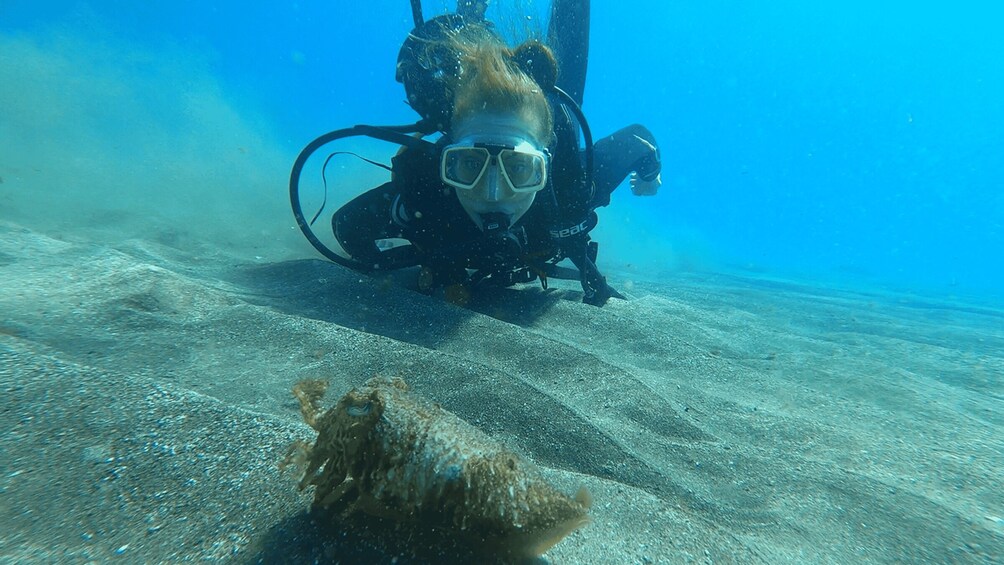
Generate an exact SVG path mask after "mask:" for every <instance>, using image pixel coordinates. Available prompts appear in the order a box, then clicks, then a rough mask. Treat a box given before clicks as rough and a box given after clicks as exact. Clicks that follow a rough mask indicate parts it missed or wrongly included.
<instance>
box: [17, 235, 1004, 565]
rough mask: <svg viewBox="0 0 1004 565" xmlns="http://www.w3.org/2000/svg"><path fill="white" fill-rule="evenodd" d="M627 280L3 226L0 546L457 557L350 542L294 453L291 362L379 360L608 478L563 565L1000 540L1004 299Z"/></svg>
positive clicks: (305, 367)
mask: <svg viewBox="0 0 1004 565" xmlns="http://www.w3.org/2000/svg"><path fill="white" fill-rule="evenodd" d="M614 279H615V281H614V282H615V284H617V285H619V286H622V287H625V286H628V287H630V288H631V295H632V300H630V301H626V302H625V301H614V302H612V303H611V304H610V305H608V306H607V307H606V308H603V309H595V308H592V307H589V306H585V305H582V304H580V303H578V302H577V300H578V296H577V293H576V292H575V289H574V286H562V287H561V288H559V289H556V290H552V291H549V292H542V291H540V290H539V289H536V288H532V287H527V288H523V289H518V290H508V291H503V292H500V293H498V294H497V295H494V296H481V297H479V298H478V299H477V300H476V301H475V303H474V304H472V305H471V307H470V309H460V308H457V307H453V306H450V305H446V304H443V303H442V302H440V301H439V300H437V299H434V298H428V297H424V296H421V295H419V294H416V293H413V292H411V291H409V290H406V289H404V288H402V284H401V283H400V282H397V281H393V280H371V279H368V278H365V277H361V276H359V275H357V274H353V273H349V272H346V271H344V270H342V269H340V268H338V267H336V266H333V265H329V264H326V263H322V262H319V261H299V262H290V263H282V264H272V265H266V264H262V265H247V264H234V262H233V261H231V260H228V259H227V258H226V257H224V256H221V255H218V254H214V252H213V251H212V250H208V249H201V250H199V251H198V252H193V251H192V250H188V251H185V252H182V251H179V250H177V249H172V248H171V247H167V246H163V245H157V244H153V243H149V242H142V241H126V242H122V243H121V244H119V245H116V246H115V247H114V248H109V247H104V246H93V245H87V244H82V243H67V242H62V241H57V240H54V239H50V238H48V237H46V236H44V235H41V234H38V233H34V232H31V231H29V230H26V229H23V228H21V227H18V226H14V225H10V224H6V225H0V386H2V390H3V399H2V404H0V407H2V411H0V430H2V431H3V433H2V435H0V495H2V499H3V503H2V504H0V560H5V561H9V560H11V559H13V560H15V561H17V560H25V561H27V560H67V561H69V560H74V561H75V560H84V559H87V558H91V559H98V560H103V559H109V558H112V557H115V556H121V557H123V558H129V560H130V561H177V560H182V559H200V558H204V557H222V556H227V557H231V558H233V559H235V560H238V561H246V562H257V561H259V560H264V561H267V562H274V561H282V560H287V561H291V562H296V561H303V562H308V561H313V560H314V559H318V558H320V559H326V558H334V559H340V560H342V562H363V561H369V560H373V559H382V560H384V561H389V560H390V559H391V558H392V557H394V556H395V555H398V554H399V553H401V552H410V551H412V550H416V551H419V555H420V556H421V558H424V559H431V557H430V555H436V554H437V553H436V552H439V551H445V552H446V553H449V552H450V551H452V549H451V548H449V547H447V548H445V549H442V548H428V547H420V546H421V545H422V544H421V543H417V544H416V543H412V542H408V541H407V540H402V539H391V540H387V539H385V538H386V536H387V533H388V532H387V531H386V530H382V529H381V528H380V527H379V525H374V524H369V523H364V524H362V525H360V526H359V527H358V528H357V530H358V531H354V532H351V533H350V534H349V535H348V536H343V535H338V536H331V535H330V533H329V532H328V531H327V530H326V529H325V528H324V527H322V526H320V525H318V524H317V523H315V522H312V520H311V516H309V515H308V514H306V509H307V507H308V505H309V497H308V496H306V495H304V494H300V493H297V492H296V490H295V488H294V486H293V481H292V479H291V478H290V477H288V476H286V475H283V474H281V473H280V472H279V471H278V470H277V468H276V463H277V461H278V460H280V459H281V457H282V454H283V451H284V449H285V447H286V446H287V445H288V443H289V442H290V441H291V440H292V439H294V438H297V437H302V438H309V437H310V430H309V428H306V427H305V426H304V425H303V424H302V423H300V420H299V416H298V413H297V411H296V410H297V409H296V405H295V403H294V401H293V400H292V397H291V396H290V394H289V389H290V387H291V385H292V384H293V383H294V382H295V381H297V380H299V379H301V378H307V377H310V378H317V377H323V378H329V379H331V381H332V391H333V392H332V396H333V397H334V396H335V395H338V394H341V393H342V392H344V391H345V390H347V389H348V388H349V387H351V386H352V385H354V384H359V383H361V382H363V381H364V380H366V379H367V378H368V377H370V376H372V375H373V374H374V373H380V374H383V375H400V376H403V377H405V378H406V379H407V380H408V382H409V383H410V384H411V386H412V388H413V389H414V390H416V391H417V392H419V393H420V394H423V395H425V396H428V397H430V398H432V399H435V400H437V401H439V402H441V403H442V404H443V405H444V406H445V407H446V408H448V409H449V410H451V411H453V412H455V413H457V414H458V415H460V416H461V417H463V418H464V419H466V420H468V421H470V422H472V423H474V424H475V425H477V426H479V427H481V428H482V429H484V430H486V431H487V432H489V433H490V434H492V435H493V436H495V437H497V438H499V439H500V440H501V441H504V442H506V443H507V444H509V445H510V446H511V447H513V448H514V449H516V450H518V451H520V452H522V453H523V454H525V455H526V456H527V457H529V458H531V459H533V460H535V461H536V462H537V463H539V464H540V465H542V466H544V467H545V468H546V469H547V474H548V476H549V477H550V478H551V479H552V480H553V481H555V483H556V484H558V485H559V486H561V487H562V488H563V489H565V490H566V491H568V492H573V491H574V490H575V488H577V486H578V485H580V484H585V485H587V486H588V487H589V489H590V490H591V491H592V492H593V496H594V499H595V505H594V509H593V512H592V514H593V517H594V523H593V524H591V525H590V526H588V527H587V528H585V529H583V530H581V531H579V532H576V533H575V534H573V535H572V536H570V537H569V538H567V539H566V540H565V541H563V542H562V543H561V544H559V545H558V546H556V547H555V548H553V549H552V550H551V551H550V552H548V554H547V556H546V558H547V560H549V561H551V562H554V563H635V562H638V563H658V562H667V563H670V562H671V563H676V562H687V561H699V562H739V563H756V562H763V563H778V562H792V563H806V562H833V563H853V562H866V561H868V562H889V563H892V562H976V563H979V562H988V563H989V562H994V561H995V560H1000V559H1004V489H1002V488H1001V486H1000V485H1001V484H1004V439H1002V438H1004V433H1002V432H1004V429H1002V428H1004V413H1002V407H1004V313H1002V312H1000V311H995V310H992V309H988V308H977V307H971V306H968V307H963V306H959V305H953V304H948V303H935V302H921V301H919V300H916V299H910V298H906V297H901V296H892V295H880V294H873V295H864V294H850V293H840V292H831V291H826V290H823V289H813V288H809V287H803V286H795V285H791V284H783V283H772V282H768V281H753V280H743V279H737V278H728V277H716V278H714V279H711V280H699V279H698V278H697V277H684V276H680V277H676V278H674V280H672V281H663V282H661V283H656V282H645V281H627V280H626V279H625V277H617V276H615V277H614ZM329 400H331V401H333V400H334V398H331V399H329ZM416 548H417V549H416ZM437 558H438V557H437ZM400 562H409V560H408V559H404V560H403V561H400Z"/></svg>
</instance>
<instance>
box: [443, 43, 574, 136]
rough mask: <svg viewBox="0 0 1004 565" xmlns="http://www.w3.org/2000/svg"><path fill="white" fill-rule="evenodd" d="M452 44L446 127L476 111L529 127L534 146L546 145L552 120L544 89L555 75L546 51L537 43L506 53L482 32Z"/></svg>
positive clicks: (550, 83) (553, 65)
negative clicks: (454, 66) (454, 54)
mask: <svg viewBox="0 0 1004 565" xmlns="http://www.w3.org/2000/svg"><path fill="white" fill-rule="evenodd" d="M452 39H453V47H454V48H455V49H457V51H458V53H459V54H460V69H461V72H460V74H459V76H458V77H457V84H456V85H455V86H454V88H453V92H454V100H453V116H452V118H451V122H452V123H454V124H456V123H458V122H461V121H463V120H465V119H467V118H470V117H472V116H475V115H477V114H479V113H482V112H492V113H513V114H516V115H517V116H518V117H520V118H521V119H524V120H527V121H529V122H530V123H532V124H533V125H534V126H535V131H534V133H535V135H536V137H537V140H538V141H540V142H541V143H543V144H544V145H547V144H549V143H550V142H551V138H552V136H553V132H552V128H553V125H554V116H553V114H552V113H551V107H550V105H549V104H548V102H547V98H546V97H545V95H544V88H550V86H553V84H554V77H555V76H556V74H557V62H556V61H555V59H554V55H553V54H552V53H551V50H550V49H548V48H547V47H546V46H545V45H544V44H543V43H541V42H539V41H537V40H530V41H527V42H524V43H523V44H522V45H520V46H519V47H517V48H516V49H509V48H508V47H506V46H505V45H504V44H503V43H502V41H501V40H500V39H498V37H497V36H495V35H494V34H492V33H490V32H488V31H487V30H484V31H482V32H476V31H475V32H473V33H463V32H461V33H457V34H456V35H454V36H453V38H452ZM535 78H536V79H537V80H535Z"/></svg>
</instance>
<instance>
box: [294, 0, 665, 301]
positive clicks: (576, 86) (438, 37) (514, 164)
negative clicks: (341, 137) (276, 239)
mask: <svg viewBox="0 0 1004 565" xmlns="http://www.w3.org/2000/svg"><path fill="white" fill-rule="evenodd" d="M414 4H415V2H413V6H414ZM486 4H487V0H460V2H459V5H458V9H457V13H455V14H449V15H445V16H440V17H437V18H434V19H432V20H430V21H428V22H424V23H423V24H422V25H420V26H418V27H416V29H415V30H414V31H413V32H412V33H411V34H410V35H409V37H408V39H407V40H406V41H405V43H404V45H403V47H402V49H401V53H400V55H399V58H398V65H397V79H398V80H399V81H400V82H402V83H404V86H405V91H406V93H407V95H408V101H409V103H410V104H411V106H412V107H413V108H414V109H415V110H416V111H417V112H418V113H419V114H421V115H422V118H423V120H422V121H420V122H419V124H416V126H417V127H416V128H415V129H416V130H417V131H423V132H425V133H431V132H433V131H440V132H442V136H441V138H439V139H438V140H437V141H436V142H435V143H431V142H425V141H424V140H423V142H422V143H409V144H407V145H406V146H405V147H404V148H403V149H402V150H401V152H399V153H398V154H397V156H395V157H394V159H393V161H392V177H391V180H390V182H387V183H386V184H383V185H382V186H379V187H377V188H374V189H372V190H370V191H368V192H366V193H364V194H362V195H360V196H358V197H357V198H355V199H353V200H352V201H350V202H349V203H347V204H346V205H344V206H343V207H342V208H341V209H339V210H338V211H337V212H336V213H335V214H334V216H333V218H332V227H333V229H334V234H335V237H336V239H337V240H338V242H339V244H340V245H341V246H342V248H343V249H344V251H345V252H346V253H347V254H348V255H349V256H350V257H351V259H352V260H354V261H355V264H356V265H359V266H363V267H362V268H364V269H372V270H386V269H395V268H400V267H404V266H413V265H421V267H422V270H421V272H420V275H419V288H420V290H422V291H424V292H434V291H436V290H438V289H444V290H445V293H446V296H447V298H448V299H451V300H455V301H460V302H463V301H466V299H467V297H468V296H469V292H470V289H471V288H472V287H473V286H475V285H479V284H494V285H498V286H511V285H513V284H515V283H520V282H530V281H533V280H537V279H539V280H540V281H541V284H542V285H543V286H544V287H545V288H546V286H547V278H548V277H561V278H569V277H570V276H574V277H575V278H578V279H579V280H580V281H581V283H582V288H583V291H584V296H583V301H584V302H586V303H589V304H593V305H597V306H602V305H603V304H605V303H606V302H607V300H608V299H609V298H610V297H617V298H622V296H621V295H620V294H619V293H618V292H617V291H615V290H614V289H612V288H611V287H610V286H609V285H607V283H606V279H605V278H604V277H603V276H602V275H601V274H600V273H599V271H598V270H597V269H596V265H595V260H596V251H597V245H596V243H594V242H592V241H590V237H589V231H590V230H591V229H592V228H593V227H595V225H596V214H595V212H594V210H595V209H596V208H598V207H601V206H606V205H607V204H609V202H610V194H611V193H612V192H613V190H614V189H615V188H616V187H617V186H618V185H619V184H621V182H623V181H624V179H625V178H627V177H628V175H629V174H630V176H631V188H632V191H633V192H634V193H635V194H637V195H652V194H655V193H656V191H657V190H658V188H659V186H660V184H661V180H660V172H661V163H660V158H659V151H658V149H657V145H656V142H655V138H654V137H653V136H652V134H651V132H649V131H648V130H647V129H646V128H644V127H642V126H640V125H632V126H629V127H626V128H624V129H622V130H620V131H618V132H616V133H614V134H613V135H611V136H609V137H606V138H604V139H601V140H599V141H597V142H596V143H595V144H592V145H591V146H590V143H591V138H590V134H589V130H588V126H587V125H586V122H585V119H584V117H583V116H582V113H581V109H580V105H581V103H582V96H583V89H584V86H585V76H586V62H587V55H588V40H589V1H588V0H554V2H553V4H552V12H551V19H550V23H549V30H548V39H547V44H546V45H545V44H544V43H542V42H540V41H535V40H530V41H527V42H524V43H523V44H521V45H519V46H517V47H515V48H509V47H507V46H506V45H505V44H504V43H503V41H502V40H501V38H500V37H499V35H498V34H497V33H496V32H495V31H494V26H493V25H492V24H491V23H490V22H488V21H486V20H485V19H484V12H485V7H486ZM419 13H420V12H419ZM416 19H418V18H417V17H416ZM580 128H581V130H582V132H583V134H584V137H585V138H586V142H587V146H586V147H585V148H584V149H583V148H580V145H579V134H580ZM294 209H296V205H295V204H294ZM302 226H303V224H302V223H301V227H302ZM308 237H309V236H308ZM566 258H567V259H569V260H571V262H572V263H573V264H574V265H575V267H576V268H577V272H576V271H575V270H572V269H568V268H564V267H560V266H558V265H557V263H558V262H559V261H562V260H563V259H566Z"/></svg>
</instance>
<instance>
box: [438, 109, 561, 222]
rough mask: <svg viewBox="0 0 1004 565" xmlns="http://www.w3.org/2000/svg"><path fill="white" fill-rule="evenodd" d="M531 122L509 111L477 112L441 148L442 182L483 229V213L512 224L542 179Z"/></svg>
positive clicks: (542, 158)
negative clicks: (450, 186) (449, 187)
mask: <svg viewBox="0 0 1004 565" xmlns="http://www.w3.org/2000/svg"><path fill="white" fill-rule="evenodd" d="M533 131H534V128H533V127H532V124H530V123H529V122H527V121H525V120H521V119H519V118H518V117H516V116H513V115H501V114H487V115H479V116H475V117H472V118H469V119H467V120H464V121H461V122H459V123H457V124H456V125H455V127H454V129H453V139H454V143H453V144H452V145H450V146H448V147H447V148H445V149H444V154H443V161H442V169H441V172H442V174H443V180H444V181H445V182H447V183H448V184H450V185H452V186H454V188H455V192H456V194H457V198H458V199H459V200H460V204H461V205H462V206H463V207H464V210H465V211H467V214H468V216H470V217H471V219H472V220H473V221H474V223H475V224H477V225H478V227H479V228H482V229H484V216H485V215H486V214H503V215H505V216H507V217H508V219H509V225H512V224H514V223H516V221H518V220H519V219H520V218H521V217H522V216H523V215H524V214H525V213H526V211H527V210H529V209H530V205H531V204H533V200H534V196H535V195H536V193H537V192H538V191H539V190H540V189H542V188H543V187H544V185H545V183H546V179H547V157H546V155H545V154H544V153H543V151H542V148H541V147H540V144H539V142H538V141H537V139H536V136H535V135H534V133H533Z"/></svg>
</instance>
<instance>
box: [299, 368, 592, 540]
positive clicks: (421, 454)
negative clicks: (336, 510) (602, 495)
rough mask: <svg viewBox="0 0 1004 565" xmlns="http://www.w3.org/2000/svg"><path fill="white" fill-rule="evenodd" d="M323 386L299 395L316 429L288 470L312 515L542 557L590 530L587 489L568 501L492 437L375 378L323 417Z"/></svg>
mask: <svg viewBox="0 0 1004 565" xmlns="http://www.w3.org/2000/svg"><path fill="white" fill-rule="evenodd" d="M326 388H327V384H326V383H324V382H323V381H302V382H300V383H298V384H297V385H296V386H295V387H294V388H293V394H294V395H295V396H296V398H297V399H298V400H299V402H300V408H301V412H302V414H303V418H304V420H305V421H306V422H307V424H308V425H309V426H310V427H312V428H313V429H314V430H316V431H317V434H318V435H317V439H316V441H315V442H314V443H313V445H310V444H308V443H306V442H303V441H299V442H296V443H294V445H293V446H291V448H290V455H289V457H288V458H287V462H292V463H295V464H296V465H297V468H298V469H299V470H300V471H301V473H302V475H301V478H300V481H299V488H300V489H301V490H303V489H306V488H308V487H311V486H312V487H314V499H313V507H315V508H322V509H325V508H329V507H332V506H335V507H341V508H342V516H344V517H349V516H351V515H353V513H355V512H357V511H360V512H363V513H365V514H368V515H371V516H376V517H380V518H389V519H392V520H395V521H399V522H401V523H406V524H410V525H413V526H421V527H428V528H436V529H437V530H445V531H447V532H449V533H451V535H456V536H457V538H458V539H465V540H473V543H475V544H477V545H478V546H479V549H480V550H483V551H490V552H492V553H495V554H497V555H504V556H511V557H516V558H529V557H536V556H539V555H541V554H543V553H544V552H545V551H547V550H548V549H550V548H551V547H553V546H554V545H555V544H557V543H558V542H559V541H561V539H562V538H564V537H565V536H567V535H568V534H569V533H571V532H573V531H575V530H576V529H578V528H580V527H582V526H584V525H585V524H587V523H588V522H589V517H588V515H587V512H588V510H589V507H590V504H591V500H590V496H589V493H588V492H587V491H586V490H585V488H580V489H579V492H578V493H577V494H576V495H575V496H567V495H565V494H564V493H562V492H560V491H559V490H557V489H556V488H555V487H553V486H552V485H550V484H549V483H548V482H546V481H545V480H544V479H543V478H542V476H541V473H540V470H539V469H538V468H537V467H535V466H534V465H533V464H532V463H530V462H528V461H527V460H525V459H523V458H521V457H520V456H518V455H517V454H516V453H514V452H513V451H511V450H508V449H506V448H505V447H504V446H502V445H501V444H500V443H498V442H496V441H494V440H493V439H492V438H491V437H489V436H488V435H487V434H485V433H484V432H482V431H481V430H479V429H477V428H475V427H474V426H472V425H470V424H468V423H467V422H465V421H464V420H462V419H461V418H459V417H458V416H456V415H454V414H452V413H451V412H448V411H447V410H445V409H444V408H442V407H441V406H440V405H439V404H436V403H433V402H430V401H428V400H426V399H424V398H421V397H419V396H417V395H414V394H412V393H410V392H409V391H408V387H407V385H406V384H405V382H404V381H403V380H402V379H400V378H394V379H384V378H380V377H377V378H373V379H370V380H369V381H368V382H367V383H366V384H364V385H363V386H361V387H357V388H355V389H353V390H351V391H349V392H348V393H347V394H345V396H343V397H342V398H341V400H339V401H338V403H337V404H336V405H335V406H333V407H331V408H330V409H328V410H327V411H325V412H323V413H322V411H321V407H320V401H321V398H322V397H323V395H324V392H325V390H326Z"/></svg>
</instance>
